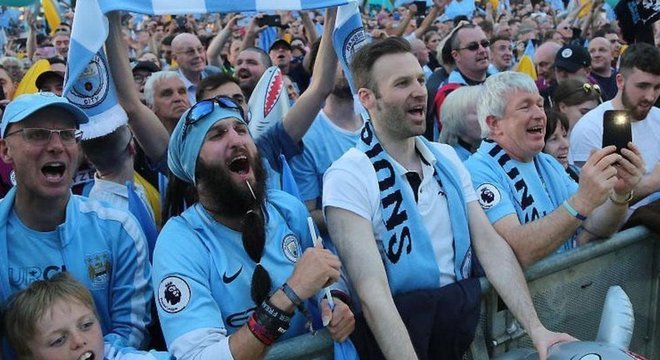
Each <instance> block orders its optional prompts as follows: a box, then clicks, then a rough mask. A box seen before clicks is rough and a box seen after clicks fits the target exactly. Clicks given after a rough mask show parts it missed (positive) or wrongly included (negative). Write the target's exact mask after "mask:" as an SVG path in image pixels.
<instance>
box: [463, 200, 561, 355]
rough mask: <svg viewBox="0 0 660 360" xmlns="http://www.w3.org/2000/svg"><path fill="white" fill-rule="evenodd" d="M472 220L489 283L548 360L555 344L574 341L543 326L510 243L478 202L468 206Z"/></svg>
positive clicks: (474, 241) (474, 239)
mask: <svg viewBox="0 0 660 360" xmlns="http://www.w3.org/2000/svg"><path fill="white" fill-rule="evenodd" d="M468 218H469V226H470V238H471V239H472V246H473V247H474V250H475V252H476V254H477V257H478V258H479V261H480V263H481V264H482V265H483V267H484V270H485V271H486V275H487V276H488V280H489V281H490V282H491V284H493V286H494V287H495V289H496V290H497V292H498V294H500V297H502V300H504V302H505V303H506V304H507V306H508V307H509V310H511V312H512V313H513V315H514V316H515V317H516V319H518V321H520V322H521V323H522V325H523V327H524V328H525V329H526V330H527V333H528V334H529V335H530V337H531V338H532V341H533V342H534V346H535V347H536V349H537V350H538V351H539V354H540V355H541V359H545V356H546V354H547V349H548V348H549V347H550V346H551V345H553V344H555V343H558V342H563V341H571V340H574V339H573V338H572V337H571V336H569V335H567V334H560V333H554V332H551V331H548V330H547V329H546V328H545V327H544V326H543V324H541V321H540V320H539V318H538V315H537V314H536V310H534V304H533V303H532V299H531V297H530V295H529V289H528V288H527V283H526V281H525V277H524V276H523V273H522V270H521V269H520V265H519V264H518V262H517V261H516V257H515V256H514V254H513V252H512V251H511V248H510V247H509V246H508V245H507V243H506V241H505V240H504V239H503V238H502V237H500V236H499V235H498V234H497V232H495V230H494V229H493V227H492V226H491V225H490V223H489V222H488V218H487V217H486V214H485V213H484V211H483V210H482V209H481V207H480V206H479V205H478V204H477V202H476V201H472V202H470V203H469V204H468Z"/></svg>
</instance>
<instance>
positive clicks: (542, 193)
mask: <svg viewBox="0 0 660 360" xmlns="http://www.w3.org/2000/svg"><path fill="white" fill-rule="evenodd" d="M478 153H480V154H481V155H482V156H483V158H484V159H486V160H487V163H488V166H489V167H490V168H491V169H492V170H493V171H495V172H500V171H504V173H505V174H506V176H505V177H506V179H507V184H501V185H502V186H505V185H506V186H507V187H508V188H507V189H504V190H505V193H507V194H512V196H513V199H514V200H515V202H514V207H515V209H516V215H517V216H518V220H519V221H520V223H521V224H525V223H528V222H531V221H534V220H537V219H539V218H541V217H543V216H545V215H547V214H549V213H551V212H552V211H554V210H555V209H556V208H557V207H559V205H561V203H562V202H564V200H566V199H568V198H569V197H570V196H571V195H572V194H571V193H570V192H569V189H568V188H567V187H566V181H564V179H561V178H562V177H567V176H568V174H567V173H566V171H564V169H563V168H562V167H561V165H560V164H559V163H558V162H557V160H555V158H553V157H552V156H550V155H547V154H544V153H540V154H538V155H536V156H535V157H534V160H533V161H532V162H530V163H525V164H521V163H520V162H519V161H515V160H514V159H512V158H511V157H510V156H509V155H508V154H507V153H506V151H505V150H504V149H503V148H502V147H501V146H499V145H498V144H497V143H495V142H494V141H492V140H490V139H486V140H484V141H482V143H481V146H480V147H479V149H478ZM576 246H577V245H576V243H575V234H574V235H573V236H572V237H571V238H570V239H569V241H567V242H566V243H565V244H564V245H562V247H560V248H559V249H558V250H557V252H558V253H559V252H563V251H566V250H568V249H571V248H574V247H576Z"/></svg>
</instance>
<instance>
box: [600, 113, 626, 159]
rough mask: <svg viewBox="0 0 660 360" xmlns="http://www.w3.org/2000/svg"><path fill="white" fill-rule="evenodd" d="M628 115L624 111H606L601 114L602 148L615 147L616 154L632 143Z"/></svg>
mask: <svg viewBox="0 0 660 360" xmlns="http://www.w3.org/2000/svg"><path fill="white" fill-rule="evenodd" d="M630 123H631V119H630V113H629V112H628V111H626V110H607V111H605V113H604V114H603V147H606V146H609V145H615V146H616V152H617V153H619V154H620V153H621V149H622V148H624V147H627V146H628V142H631V141H632V127H631V124H630Z"/></svg>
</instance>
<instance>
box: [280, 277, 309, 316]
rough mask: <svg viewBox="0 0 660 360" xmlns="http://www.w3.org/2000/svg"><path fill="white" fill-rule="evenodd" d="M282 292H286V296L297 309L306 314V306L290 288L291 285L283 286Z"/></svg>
mask: <svg viewBox="0 0 660 360" xmlns="http://www.w3.org/2000/svg"><path fill="white" fill-rule="evenodd" d="M280 289H282V292H284V295H286V297H287V298H289V300H290V301H291V302H292V303H293V305H294V306H295V307H297V308H298V310H300V312H302V313H304V312H305V305H304V304H303V301H302V299H301V298H300V297H299V296H298V294H296V293H295V291H293V289H292V288H291V287H290V286H289V284H287V283H284V284H282V287H281V288H280Z"/></svg>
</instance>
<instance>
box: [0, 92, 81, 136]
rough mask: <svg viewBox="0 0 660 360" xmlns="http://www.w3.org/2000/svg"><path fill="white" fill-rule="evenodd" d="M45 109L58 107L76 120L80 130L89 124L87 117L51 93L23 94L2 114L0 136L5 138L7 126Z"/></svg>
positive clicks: (65, 100)
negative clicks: (82, 125)
mask: <svg viewBox="0 0 660 360" xmlns="http://www.w3.org/2000/svg"><path fill="white" fill-rule="evenodd" d="M47 107H59V108H62V109H64V110H66V111H67V112H68V113H69V114H71V115H72V116H73V118H74V119H75V120H76V127H77V128H80V124H86V123H87V122H89V117H87V115H86V114H85V113H84V112H83V111H82V110H80V108H78V107H77V106H75V105H73V104H72V103H70V102H69V100H67V99H66V98H64V97H61V96H57V95H55V94H53V93H51V92H39V93H34V94H23V95H21V96H18V97H17V98H16V99H14V100H12V101H11V102H10V103H9V105H7V108H6V109H5V112H4V113H3V114H2V123H1V124H0V136H2V137H3V138H4V137H5V135H6V134H5V132H6V131H7V127H9V124H14V123H17V122H21V121H23V120H25V119H26V118H27V117H28V116H30V115H32V114H34V113H35V112H37V111H39V110H41V109H44V108H47Z"/></svg>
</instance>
